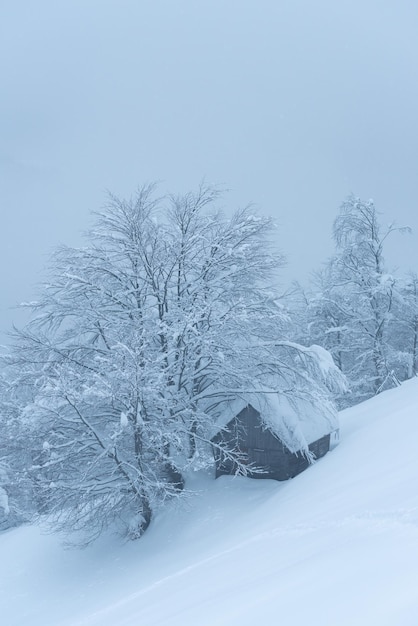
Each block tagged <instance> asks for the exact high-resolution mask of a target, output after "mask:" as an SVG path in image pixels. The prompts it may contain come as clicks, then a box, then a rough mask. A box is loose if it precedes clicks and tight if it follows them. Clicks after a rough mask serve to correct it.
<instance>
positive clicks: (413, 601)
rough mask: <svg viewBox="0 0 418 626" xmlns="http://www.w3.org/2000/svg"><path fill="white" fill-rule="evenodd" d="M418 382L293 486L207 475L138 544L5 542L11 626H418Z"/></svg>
mask: <svg viewBox="0 0 418 626" xmlns="http://www.w3.org/2000/svg"><path fill="white" fill-rule="evenodd" d="M417 415H418V380H413V381H410V382H408V383H405V384H404V385H403V386H402V387H401V388H399V389H395V390H392V391H387V392H385V393H383V394H381V395H380V396H378V397H377V398H374V399H372V400H369V401H368V402H365V403H363V404H362V405H359V406H357V407H354V408H352V409H349V410H347V411H344V412H343V413H342V414H341V422H342V429H341V438H342V441H341V444H340V445H339V446H338V447H337V448H336V449H335V450H334V451H332V452H331V453H329V454H328V455H327V456H326V457H324V458H323V459H321V460H320V461H319V462H318V463H316V464H315V465H314V466H313V467H311V468H310V469H309V470H307V471H306V472H304V473H303V474H301V475H299V476H298V477H296V478H295V479H293V480H291V481H288V482H286V483H277V482H274V481H267V480H261V481H256V480H251V479H243V478H239V479H233V478H229V477H222V478H221V479H218V480H217V481H213V480H209V478H207V477H206V478H205V477H196V478H195V479H194V484H193V487H194V488H195V490H196V491H198V492H199V497H192V498H190V500H189V501H188V502H187V503H186V505H184V503H183V506H182V507H181V508H180V507H178V506H177V507H176V506H172V507H171V508H170V509H168V510H166V511H165V512H164V514H163V515H160V516H159V517H158V518H157V519H156V520H155V521H154V523H153V524H152V526H151V527H150V529H149V530H148V531H147V533H146V535H145V536H144V537H143V538H142V539H141V540H140V541H138V542H136V543H134V544H122V545H121V543H120V541H118V540H116V539H115V538H113V539H109V538H107V539H103V540H101V541H100V542H98V543H97V544H95V545H94V546H92V547H90V548H88V549H86V550H82V551H80V550H64V549H63V548H62V547H61V546H60V544H59V540H58V539H57V537H55V536H49V535H43V534H42V533H41V532H40V530H39V529H38V528H37V527H26V528H20V529H17V530H13V531H9V532H6V533H4V534H3V535H0V624H1V626H27V625H30V626H38V625H39V626H40V625H42V626H69V625H71V626H96V625H100V626H134V625H135V626H138V625H139V624H141V625H142V626H187V625H189V624H190V625H196V626H206V625H209V624H210V625H211V626H214V625H216V626H218V625H219V626H221V625H225V626H226V625H228V626H235V625H237V626H238V625H239V626H250V625H251V626H253V625H254V624H273V625H274V624H279V623H282V622H283V620H286V621H287V623H288V624H291V625H292V626H299V625H302V624H303V625H305V624H309V625H310V626H316V625H320V624H321V625H325V626H328V625H329V626H331V625H332V626H336V625H338V626H345V625H350V626H363V625H364V626H366V625H367V626H374V625H375V624H378V625H379V626H416V625H417V624H418V454H417V452H418V444H417V439H418V420H417Z"/></svg>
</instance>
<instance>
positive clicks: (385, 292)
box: [305, 195, 409, 405]
mask: <svg viewBox="0 0 418 626" xmlns="http://www.w3.org/2000/svg"><path fill="white" fill-rule="evenodd" d="M406 230H409V229H405V228H398V227H396V226H394V225H393V224H390V225H389V226H388V227H387V228H386V229H383V228H382V227H381V225H380V223H379V214H378V212H377V210H376V208H375V206H374V203H373V201H372V200H370V201H368V202H363V201H362V200H360V199H359V198H356V197H355V196H353V195H351V196H349V197H348V198H347V200H346V201H345V202H344V203H343V204H342V206H341V208H340V212H339V215H338V216H337V218H336V220H335V222H334V228H333V234H334V239H335V243H336V254H335V255H334V256H333V257H332V258H331V259H330V260H329V261H328V263H327V264H326V265H325V266H324V269H323V270H322V271H321V272H319V273H317V275H316V279H315V281H314V284H313V286H312V293H311V295H310V296H309V298H308V304H307V316H308V319H309V337H308V339H307V340H308V342H309V341H316V342H318V343H319V344H320V345H322V346H324V347H325V348H327V349H328V350H329V351H330V352H331V353H332V355H333V357H334V360H335V362H336V364H337V365H338V366H339V367H340V368H341V370H342V371H343V372H344V374H345V375H346V376H347V378H348V380H349V384H350V387H351V394H350V395H349V396H346V397H345V399H344V400H343V405H344V404H347V403H349V404H352V403H356V402H359V401H361V400H362V399H365V398H367V397H369V396H371V395H373V394H375V393H377V392H379V391H380V390H382V389H383V388H385V387H386V386H392V385H393V384H394V381H395V380H396V371H397V369H398V365H399V363H398V356H399V354H398V356H397V357H395V351H394V349H393V343H394V341H395V342H396V336H395V335H396V333H397V332H399V328H398V330H395V327H397V326H398V324H397V322H396V320H395V318H394V311H395V303H397V302H399V300H400V285H399V282H398V281H397V280H396V279H395V277H394V276H393V275H391V274H389V273H388V272H387V270H386V267H385V260H384V244H385V242H386V240H387V239H388V237H390V236H391V235H392V234H393V233H394V232H396V231H401V232H402V231H406ZM305 341H306V340H305Z"/></svg>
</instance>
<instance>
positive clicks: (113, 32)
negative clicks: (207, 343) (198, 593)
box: [0, 0, 418, 340]
mask: <svg viewBox="0 0 418 626" xmlns="http://www.w3.org/2000/svg"><path fill="white" fill-rule="evenodd" d="M417 32H418V3H417V2H416V0H396V2H395V1H394V0H387V1H386V0H350V1H346V0H338V2H336V1H335V0H315V2H313V1H311V0H251V1H250V0H235V1H234V0H112V1H111V0H0V79H1V97H0V214H1V219H0V227H1V229H0V268H1V269H0V276H1V300H0V331H1V332H4V331H6V330H8V328H9V327H10V325H11V323H12V322H13V321H15V322H17V323H19V321H20V318H19V316H18V314H17V313H16V311H14V310H11V309H10V307H12V306H13V305H15V304H16V303H17V302H20V301H22V300H30V299H32V298H33V297H34V293H35V285H36V283H37V282H39V281H41V280H42V268H43V267H44V266H45V263H46V262H47V255H48V253H49V252H50V251H51V249H52V248H53V247H54V246H55V245H56V244H58V243H67V244H69V245H79V244H80V243H81V238H80V231H82V230H83V229H85V228H86V227H88V225H89V223H90V215H89V213H90V210H92V209H96V208H98V207H100V205H101V204H102V203H103V202H104V200H105V190H106V189H109V190H111V191H112V192H114V193H116V194H118V195H130V194H131V193H132V192H133V191H134V190H135V188H136V187H137V186H138V185H140V184H141V183H143V182H147V181H151V180H156V179H158V180H161V181H162V190H170V191H173V192H182V191H187V190H189V189H191V188H194V187H196V185H197V184H198V183H199V182H200V180H201V179H202V178H205V179H206V180H207V181H209V182H213V183H223V184H225V186H226V187H228V188H229V189H230V190H231V191H230V193H229V197H228V204H230V205H231V206H242V205H244V204H247V203H248V202H254V203H255V204H256V205H258V206H259V207H260V210H261V211H262V212H263V213H266V214H270V215H273V216H274V217H275V218H276V221H277V223H278V224H279V230H278V244H279V246H280V248H281V249H282V251H283V252H284V253H285V254H286V255H287V257H288V267H287V269H286V270H285V271H284V272H283V275H282V282H283V283H284V284H286V283H287V282H288V281H290V280H292V279H293V278H297V279H302V280H303V279H305V278H306V277H307V275H308V274H309V272H310V271H311V270H313V269H316V268H317V267H318V266H319V265H320V264H321V262H322V261H324V260H325V259H326V258H327V257H328V256H329V255H330V254H331V253H332V250H333V247H332V241H331V225H332V221H333V219H334V217H335V215H336V211H337V209H338V206H339V204H340V203H341V202H342V200H343V199H344V198H345V196H346V195H347V194H348V193H350V192H351V191H352V192H354V193H355V194H356V195H359V196H360V197H362V198H363V199H368V198H370V197H373V198H374V200H375V202H376V205H377V207H378V208H379V209H380V210H382V211H383V212H384V215H383V217H382V221H383V222H389V221H391V220H392V219H395V220H396V221H397V222H399V224H408V225H410V226H412V227H413V229H414V231H415V233H414V235H412V236H399V238H397V240H396V241H395V240H394V241H393V243H392V245H391V246H390V248H389V249H388V254H387V259H388V261H389V265H399V266H400V267H401V268H402V269H405V270H407V269H409V268H411V269H414V270H417V271H418V246H417V237H418V211H417V208H416V206H417V199H418V176H417V170H418V124H417V116H418V37H417ZM3 340H4V338H3Z"/></svg>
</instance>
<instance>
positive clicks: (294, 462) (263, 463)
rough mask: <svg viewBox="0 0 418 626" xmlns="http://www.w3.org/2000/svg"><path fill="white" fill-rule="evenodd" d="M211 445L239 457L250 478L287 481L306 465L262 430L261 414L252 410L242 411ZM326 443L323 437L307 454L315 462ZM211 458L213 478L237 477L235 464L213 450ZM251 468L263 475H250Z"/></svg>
mask: <svg viewBox="0 0 418 626" xmlns="http://www.w3.org/2000/svg"><path fill="white" fill-rule="evenodd" d="M212 441H213V443H214V444H217V445H220V446H222V447H224V448H226V449H228V450H231V451H233V452H234V453H236V454H239V456H240V460H242V461H244V463H246V464H248V466H249V468H248V469H249V471H248V475H249V476H251V477H252V478H273V479H275V480H287V479H289V478H293V477H294V476H297V474H300V472H303V470H305V469H306V468H307V467H308V465H309V462H308V461H307V459H306V457H305V456H304V455H303V454H302V453H300V452H299V453H292V452H290V450H289V449H288V448H287V447H286V446H285V445H284V444H283V443H282V442H281V441H280V439H278V438H277V437H276V436H275V435H273V433H272V432H271V431H270V430H267V429H263V427H262V424H261V419H260V414H259V413H258V411H256V410H255V409H254V408H253V407H252V406H247V407H246V408H245V409H243V410H242V411H241V412H240V413H239V414H238V415H237V416H236V417H235V418H234V419H232V420H231V421H230V422H229V423H228V425H227V426H226V428H225V430H223V431H221V432H220V433H218V434H217V435H216V437H214V438H213V439H212ZM329 443H330V435H325V436H324V437H321V439H318V440H317V441H314V442H313V443H311V445H310V446H309V450H310V451H311V452H312V453H313V454H314V455H315V458H317V459H318V458H320V457H322V456H324V455H325V454H326V453H327V452H328V450H329ZM214 456H215V462H216V477H218V476H222V475H223V474H227V475H229V474H236V473H237V466H236V464H235V463H234V462H233V461H232V460H231V459H228V458H227V457H226V456H225V455H224V454H223V453H222V452H221V451H220V450H219V449H217V448H216V447H214ZM251 467H254V468H258V469H262V470H263V473H260V472H254V471H251Z"/></svg>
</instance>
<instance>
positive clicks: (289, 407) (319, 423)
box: [212, 391, 338, 452]
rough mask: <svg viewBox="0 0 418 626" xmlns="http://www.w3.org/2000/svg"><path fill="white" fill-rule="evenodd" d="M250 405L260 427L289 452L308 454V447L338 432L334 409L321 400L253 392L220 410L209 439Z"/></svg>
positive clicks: (275, 393) (336, 416) (328, 403)
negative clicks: (268, 431) (275, 438)
mask: <svg viewBox="0 0 418 626" xmlns="http://www.w3.org/2000/svg"><path fill="white" fill-rule="evenodd" d="M249 405H250V406H252V407H253V408H254V409H255V410H256V411H257V412H258V413H259V414H260V420H261V423H262V424H263V426H264V427H265V428H266V429H268V430H270V431H271V432H272V433H273V434H274V435H276V436H277V437H278V438H279V439H280V440H281V441H282V442H283V443H284V444H285V445H286V447H287V448H288V449H289V450H290V451H291V452H297V451H299V450H307V448H308V446H309V444H311V443H313V442H314V441H316V440H317V439H320V438H321V437H323V436H324V435H327V434H329V433H331V432H333V431H334V430H336V429H337V428H338V414H337V412H336V410H335V409H334V407H333V405H332V404H331V403H330V402H327V401H324V400H323V398H321V399H320V400H316V399H315V398H311V397H307V396H306V397H304V396H303V395H300V396H296V395H294V394H292V395H286V394H284V393H277V392H273V391H272V392H271V393H266V392H260V393H255V392H253V393H250V394H246V395H245V396H243V397H239V398H236V399H234V400H232V401H230V402H228V403H227V404H225V405H224V406H223V408H222V412H221V413H220V415H219V419H218V420H217V422H216V425H215V428H214V430H213V433H212V437H213V436H215V435H216V434H217V433H219V432H220V431H221V430H222V429H224V428H225V427H226V426H227V424H228V423H229V422H230V421H231V420H232V419H234V418H235V417H236V416H237V415H238V414H239V413H240V412H241V411H242V410H243V409H245V407H247V406H249Z"/></svg>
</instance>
